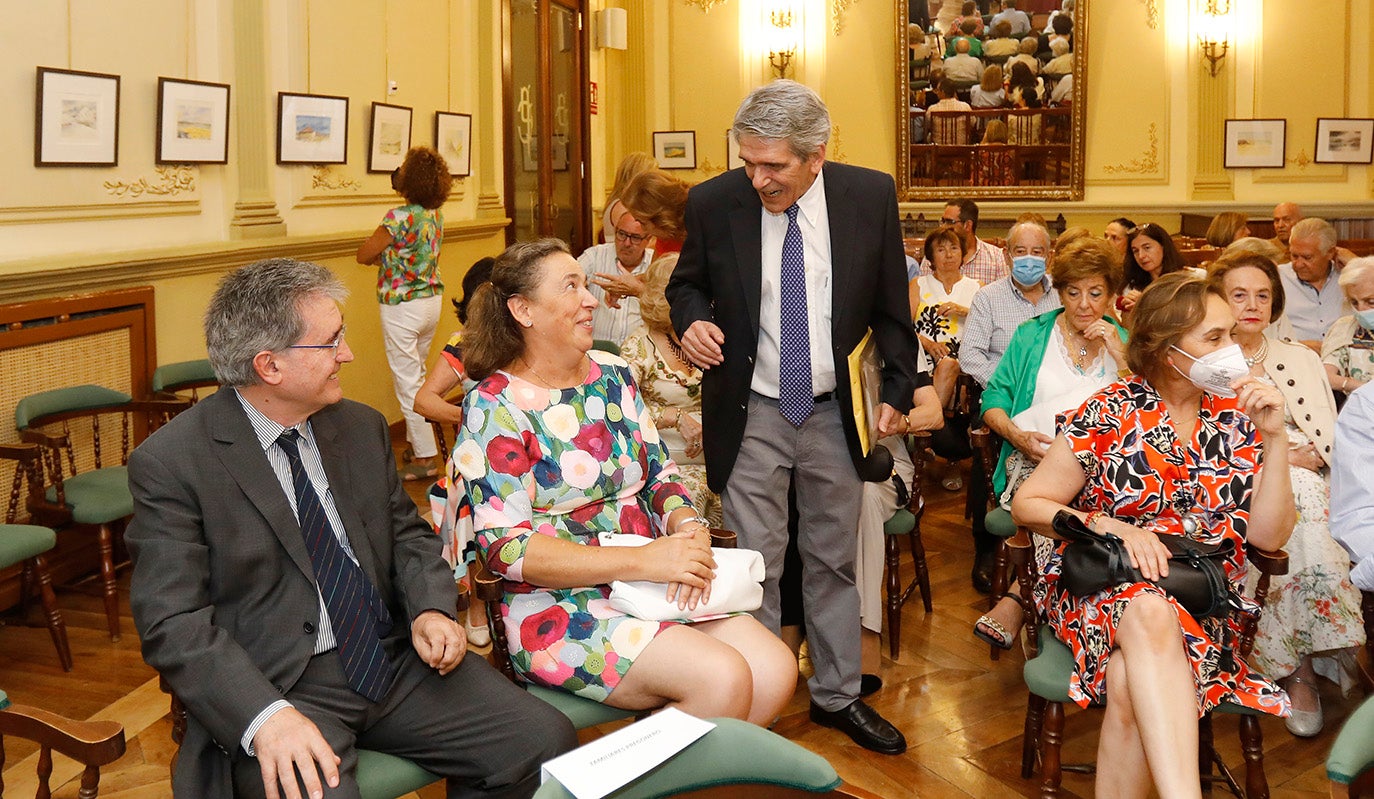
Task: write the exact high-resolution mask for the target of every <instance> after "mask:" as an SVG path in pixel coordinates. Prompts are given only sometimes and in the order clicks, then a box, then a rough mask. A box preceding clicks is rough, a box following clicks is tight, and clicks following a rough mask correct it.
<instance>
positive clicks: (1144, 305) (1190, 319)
mask: <svg viewBox="0 0 1374 799" xmlns="http://www.w3.org/2000/svg"><path fill="white" fill-rule="evenodd" d="M1208 294H1212V295H1215V296H1217V297H1221V298H1222V299H1225V297H1223V296H1222V294H1221V289H1219V288H1217V287H1216V286H1214V285H1213V284H1211V283H1210V282H1208V281H1207V280H1206V279H1205V278H1200V277H1196V276H1194V275H1193V274H1192V273H1191V272H1170V273H1169V274H1167V275H1160V276H1159V279H1158V280H1155V281H1154V282H1152V283H1151V284H1150V285H1149V286H1148V287H1147V288H1146V289H1145V291H1144V292H1142V293H1141V295H1140V299H1139V300H1137V301H1136V304H1135V311H1134V312H1133V315H1132V317H1131V337H1130V340H1129V341H1128V342H1127V343H1126V363H1127V364H1129V365H1130V367H1131V371H1133V372H1135V373H1136V374H1138V375H1142V376H1144V377H1145V378H1147V379H1150V380H1152V381H1153V380H1154V378H1155V376H1156V375H1158V374H1159V373H1160V370H1161V369H1163V368H1164V366H1165V360H1164V359H1165V357H1166V356H1167V355H1168V351H1169V348H1170V347H1172V346H1174V345H1175V344H1177V343H1178V341H1179V339H1181V338H1183V336H1184V335H1185V334H1187V332H1188V331H1189V330H1192V329H1193V328H1195V327H1197V326H1198V325H1200V324H1202V320H1203V319H1205V318H1206V317H1207V295H1208Z"/></svg>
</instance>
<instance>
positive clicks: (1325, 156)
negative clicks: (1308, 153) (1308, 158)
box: [1312, 117, 1374, 164]
mask: <svg viewBox="0 0 1374 799" xmlns="http://www.w3.org/2000/svg"><path fill="white" fill-rule="evenodd" d="M1312 160H1314V161H1316V162H1317V163H1319V164H1368V163H1371V162H1374V119H1330V118H1327V117H1320V118H1318V119H1317V147H1316V155H1315V156H1314V157H1313V159H1312Z"/></svg>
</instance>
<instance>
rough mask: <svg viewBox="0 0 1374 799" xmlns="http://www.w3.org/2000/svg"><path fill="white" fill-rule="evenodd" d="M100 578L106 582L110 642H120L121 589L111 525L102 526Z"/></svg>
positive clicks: (107, 621) (106, 616)
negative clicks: (117, 576)
mask: <svg viewBox="0 0 1374 799" xmlns="http://www.w3.org/2000/svg"><path fill="white" fill-rule="evenodd" d="M99 536H100V578H101V580H102V581H103V582H104V593H105V621H106V623H107V625H108V626H109V628H110V640H111V641H118V640H119V588H118V587H117V586H116V584H115V565H114V531H113V530H111V529H110V525H108V524H102V525H100V531H99Z"/></svg>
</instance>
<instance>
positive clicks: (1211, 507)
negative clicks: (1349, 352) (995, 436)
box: [1043, 377, 1289, 716]
mask: <svg viewBox="0 0 1374 799" xmlns="http://www.w3.org/2000/svg"><path fill="white" fill-rule="evenodd" d="M1067 416H1068V418H1067V419H1064V420H1062V422H1061V424H1060V425H1059V428H1060V430H1062V431H1063V433H1064V435H1065V436H1066V437H1067V439H1068V442H1069V445H1070V446H1071V447H1072V448H1073V452H1074V455H1075V457H1076V458H1077V459H1078V463H1079V465H1080V466H1081V467H1082V468H1083V474H1084V476H1085V478H1086V483H1085V485H1084V487H1083V490H1082V492H1080V493H1079V495H1078V497H1077V498H1076V499H1075V500H1074V507H1075V508H1077V509H1079V510H1083V511H1090V510H1100V511H1103V512H1104V513H1106V514H1108V515H1110V516H1113V517H1115V518H1118V519H1121V520H1123V521H1127V522H1130V523H1132V524H1135V525H1137V526H1139V527H1141V528H1143V529H1146V530H1150V531H1152V532H1154V533H1157V534H1159V535H1184V534H1185V533H1184V529H1183V519H1184V517H1185V515H1186V514H1191V515H1192V516H1193V517H1194V518H1196V519H1197V520H1198V522H1199V524H1198V529H1197V530H1196V532H1194V533H1193V534H1192V535H1191V537H1192V538H1193V539H1195V540H1197V541H1200V542H1203V543H1207V544H1215V543H1219V542H1221V541H1222V540H1223V539H1230V540H1232V541H1234V542H1235V544H1236V550H1235V551H1236V555H1235V556H1234V557H1232V558H1231V559H1230V560H1229V561H1228V562H1227V563H1226V575H1227V577H1228V578H1229V579H1230V582H1231V585H1232V587H1233V588H1235V589H1236V590H1237V591H1239V589H1240V584H1241V581H1242V580H1243V579H1244V578H1245V571H1246V565H1245V559H1244V538H1245V530H1246V525H1247V524H1248V523H1249V518H1250V496H1251V491H1252V490H1253V487H1254V481H1255V476H1256V475H1257V474H1258V473H1259V469H1260V467H1261V465H1262V460H1263V459H1262V457H1261V454H1262V453H1261V448H1260V437H1259V432H1258V431H1257V430H1256V428H1255V426H1254V423H1253V422H1251V421H1250V419H1249V417H1247V416H1246V415H1245V414H1243V413H1242V412H1241V411H1240V410H1239V408H1238V406H1237V405H1236V401H1235V400H1234V399H1226V398H1221V397H1216V396H1213V395H1211V394H1204V395H1203V397H1202V407H1201V409H1200V410H1199V412H1198V422H1197V425H1196V426H1195V427H1194V430H1193V436H1192V440H1191V441H1189V442H1188V443H1187V445H1186V446H1184V445H1183V444H1182V443H1181V442H1180V441H1179V439H1178V437H1177V435H1176V434H1175V432H1174V427H1173V424H1172V423H1171V422H1170V420H1169V413H1168V410H1167V409H1166V408H1165V406H1164V402H1163V400H1161V399H1160V396H1159V394H1158V392H1156V391H1155V390H1154V388H1153V387H1151V386H1150V384H1149V383H1148V382H1146V381H1145V380H1144V379H1142V378H1140V377H1131V378H1129V379H1127V380H1124V381H1122V382H1118V383H1114V384H1112V385H1110V386H1108V387H1106V388H1104V389H1102V390H1101V391H1099V392H1098V393H1096V394H1094V395H1093V396H1092V397H1090V398H1089V399H1088V401H1087V402H1085V403H1084V404H1083V405H1082V407H1080V408H1079V409H1078V410H1077V411H1076V412H1075V413H1070V414H1068V415H1067ZM1064 546H1065V544H1063V543H1061V544H1060V545H1059V546H1058V547H1056V550H1055V553H1054V555H1053V556H1051V558H1050V561H1049V564H1048V566H1047V568H1046V575H1045V580H1044V582H1043V588H1044V591H1045V596H1044V600H1045V602H1046V604H1047V606H1048V613H1047V615H1048V621H1049V623H1050V625H1051V626H1052V627H1053V628H1054V633H1055V636H1056V637H1057V638H1059V640H1061V641H1063V642H1065V643H1066V644H1068V645H1069V647H1070V648H1071V649H1072V650H1073V657H1074V665H1075V668H1074V674H1073V677H1072V679H1071V680H1070V683H1069V696H1070V697H1072V698H1073V700H1074V701H1075V702H1076V703H1078V704H1079V705H1081V706H1083V707H1087V706H1088V705H1089V704H1092V703H1097V702H1102V701H1105V700H1106V698H1107V686H1106V675H1107V660H1108V658H1109V657H1110V655H1111V652H1112V648H1113V647H1114V646H1115V639H1116V628H1117V624H1118V623H1119V622H1120V620H1121V616H1122V614H1123V613H1125V611H1126V607H1127V605H1128V604H1129V603H1130V601H1131V600H1132V599H1134V598H1135V597H1138V596H1141V595H1143V594H1147V593H1153V594H1157V595H1160V596H1163V597H1165V598H1166V599H1168V601H1169V603H1170V604H1171V605H1173V606H1174V609H1175V611H1176V612H1177V613H1178V622H1179V626H1180V628H1181V629H1182V632H1183V645H1184V651H1185V652H1186V653H1187V655H1188V661H1189V663H1190V664H1191V665H1192V668H1193V677H1194V680H1195V681H1196V683H1197V689H1198V714H1199V716H1200V715H1201V714H1202V713H1204V712H1205V711H1207V710H1211V709H1212V708H1214V707H1216V706H1217V705H1219V704H1221V703H1222V702H1232V703H1235V704H1239V705H1244V706H1246V707H1249V708H1253V709H1255V710H1259V711H1262V712H1265V713H1271V714H1273V715H1276V716H1286V715H1288V710H1289V705H1288V695H1287V694H1285V693H1284V692H1283V691H1282V690H1280V689H1279V688H1278V686H1276V685H1275V684H1274V683H1273V682H1271V681H1270V680H1268V679H1266V678H1264V677H1262V676H1260V675H1258V674H1256V673H1253V672H1251V671H1250V669H1249V667H1248V666H1247V665H1246V664H1245V663H1244V662H1243V661H1242V660H1241V659H1240V657H1239V656H1236V657H1235V658H1234V661H1233V662H1231V663H1227V658H1225V657H1224V653H1223V645H1224V644H1225V642H1227V641H1232V642H1234V641H1236V640H1238V639H1237V638H1236V636H1237V635H1238V633H1239V622H1238V621H1237V620H1236V614H1234V613H1233V614H1232V615H1231V616H1230V617H1228V618H1227V619H1225V620H1221V619H1210V618H1209V619H1203V620H1201V621H1199V620H1197V619H1194V618H1193V617H1192V615H1191V614H1189V613H1188V611H1186V610H1184V609H1183V607H1182V606H1181V605H1179V604H1178V603H1177V602H1175V601H1174V600H1173V599H1172V598H1170V597H1169V596H1168V594H1166V593H1164V592H1163V591H1162V590H1160V589H1159V588H1158V587H1157V586H1155V585H1154V584H1152V583H1132V584H1122V585H1119V586H1116V587H1114V588H1108V589H1104V590H1103V591H1100V592H1098V593H1096V594H1092V595H1090V596H1086V597H1075V596H1073V595H1071V594H1070V593H1069V592H1068V591H1065V590H1062V589H1061V588H1060V587H1059V584H1058V583H1059V574H1060V567H1061V564H1062V560H1061V553H1062V551H1063V547H1064ZM1244 601H1245V602H1246V603H1247V604H1248V605H1249V607H1250V609H1251V610H1254V609H1255V606H1254V603H1252V602H1250V601H1249V600H1244Z"/></svg>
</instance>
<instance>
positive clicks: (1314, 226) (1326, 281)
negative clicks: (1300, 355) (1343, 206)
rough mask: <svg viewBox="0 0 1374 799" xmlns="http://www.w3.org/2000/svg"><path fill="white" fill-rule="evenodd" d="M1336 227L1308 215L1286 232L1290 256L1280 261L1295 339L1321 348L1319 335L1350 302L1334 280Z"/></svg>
mask: <svg viewBox="0 0 1374 799" xmlns="http://www.w3.org/2000/svg"><path fill="white" fill-rule="evenodd" d="M1336 251H1337V247H1336V229H1335V228H1334V227H1332V226H1331V223H1329V222H1327V221H1326V220H1325V219H1317V218H1316V217H1308V218H1306V219H1302V220H1299V221H1298V222H1297V223H1296V224H1294V225H1293V227H1292V229H1291V230H1290V231H1289V235H1288V252H1289V255H1290V257H1291V259H1292V260H1290V261H1289V262H1288V263H1286V264H1280V265H1279V276H1280V277H1281V278H1282V279H1283V291H1284V294H1285V295H1287V297H1288V303H1287V307H1288V311H1287V313H1286V314H1285V315H1286V316H1287V317H1288V321H1290V322H1292V324H1293V330H1294V332H1295V336H1296V338H1297V340H1298V341H1300V342H1302V343H1303V344H1306V345H1307V346H1308V347H1311V348H1312V349H1313V350H1314V351H1316V352H1321V348H1322V339H1323V338H1325V336H1326V331H1328V330H1330V329H1331V326H1332V325H1334V324H1335V323H1336V320H1337V319H1339V318H1341V317H1342V316H1346V315H1347V314H1349V313H1350V305H1349V303H1347V302H1346V300H1345V294H1344V292H1342V290H1341V287H1340V285H1339V284H1338V283H1337V281H1336V277H1337V274H1336V266H1337V261H1336Z"/></svg>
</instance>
